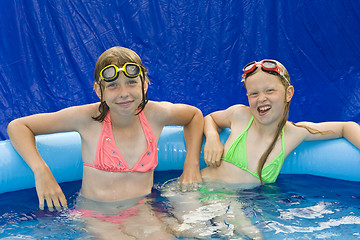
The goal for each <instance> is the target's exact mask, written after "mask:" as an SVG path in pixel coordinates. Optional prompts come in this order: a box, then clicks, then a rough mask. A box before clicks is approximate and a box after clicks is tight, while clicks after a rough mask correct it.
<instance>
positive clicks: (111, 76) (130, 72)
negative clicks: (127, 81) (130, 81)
mask: <svg viewBox="0 0 360 240" xmlns="http://www.w3.org/2000/svg"><path fill="white" fill-rule="evenodd" d="M120 71H122V72H123V73H124V74H125V76H127V77H129V78H136V77H137V76H139V75H140V74H141V67H140V66H139V65H138V64H136V63H125V64H124V66H123V67H122V68H119V67H117V66H116V65H114V64H111V65H108V66H106V67H104V68H103V69H102V70H101V71H100V78H101V79H102V80H104V81H105V82H112V81H115V79H116V78H117V77H118V76H119V72H120Z"/></svg>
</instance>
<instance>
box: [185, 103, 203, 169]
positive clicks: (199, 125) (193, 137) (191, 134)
mask: <svg viewBox="0 0 360 240" xmlns="http://www.w3.org/2000/svg"><path fill="white" fill-rule="evenodd" d="M203 130H204V119H203V115H202V113H201V111H200V110H198V109H197V110H196V111H195V113H194V116H193V118H192V120H191V121H190V122H189V123H188V124H187V125H185V126H184V138H185V143H186V159H185V164H184V168H186V167H188V166H191V167H196V168H199V166H200V152H201V146H202V140H203Z"/></svg>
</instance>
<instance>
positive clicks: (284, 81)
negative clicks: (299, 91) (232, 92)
mask: <svg viewBox="0 0 360 240" xmlns="http://www.w3.org/2000/svg"><path fill="white" fill-rule="evenodd" d="M264 60H271V59H264ZM271 61H274V62H276V63H277V64H278V65H279V67H280V68H281V71H282V72H283V74H284V76H281V75H279V74H278V73H276V72H268V71H265V72H266V73H269V74H273V75H275V76H277V77H278V78H279V80H280V81H281V83H282V85H283V86H284V89H285V99H284V102H285V109H284V114H283V117H282V119H281V121H280V122H279V124H278V126H277V129H276V132H275V136H274V139H273V140H272V141H271V144H270V145H269V147H268V148H267V149H266V151H265V152H264V153H263V154H262V155H261V157H260V160H259V163H258V166H257V173H258V175H259V179H260V181H261V183H263V181H262V177H261V172H262V169H263V167H264V165H265V162H266V160H267V158H268V157H269V155H270V153H271V151H272V150H273V149H274V147H275V144H276V140H277V139H278V138H279V136H280V135H281V131H282V129H283V127H284V126H285V124H286V122H287V120H288V118H289V107H290V102H291V100H290V101H289V102H286V94H287V91H286V90H287V89H288V87H289V86H290V85H291V81H290V75H289V73H288V71H287V70H286V68H285V67H284V65H282V64H281V63H280V62H278V61H276V60H271ZM259 71H263V70H262V68H261V67H258V68H257V69H256V70H255V71H254V72H252V73H249V74H247V75H246V76H244V86H245V88H246V79H247V78H248V77H249V76H251V75H253V74H255V73H257V72H259Z"/></svg>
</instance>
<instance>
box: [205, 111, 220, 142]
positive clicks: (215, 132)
mask: <svg viewBox="0 0 360 240" xmlns="http://www.w3.org/2000/svg"><path fill="white" fill-rule="evenodd" d="M220 130H221V129H220V128H219V127H218V125H217V124H216V123H215V121H214V120H213V118H212V117H211V114H209V115H207V116H206V117H205V118H204V135H205V137H206V139H209V138H215V139H219V132H220Z"/></svg>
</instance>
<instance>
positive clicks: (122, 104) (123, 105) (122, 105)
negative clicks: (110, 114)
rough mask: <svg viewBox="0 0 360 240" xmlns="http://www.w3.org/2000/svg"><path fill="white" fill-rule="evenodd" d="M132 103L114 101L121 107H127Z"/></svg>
mask: <svg viewBox="0 0 360 240" xmlns="http://www.w3.org/2000/svg"><path fill="white" fill-rule="evenodd" d="M132 103H133V101H125V102H118V103H116V104H117V105H119V106H121V107H128V106H130V105H131V104H132Z"/></svg>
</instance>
